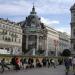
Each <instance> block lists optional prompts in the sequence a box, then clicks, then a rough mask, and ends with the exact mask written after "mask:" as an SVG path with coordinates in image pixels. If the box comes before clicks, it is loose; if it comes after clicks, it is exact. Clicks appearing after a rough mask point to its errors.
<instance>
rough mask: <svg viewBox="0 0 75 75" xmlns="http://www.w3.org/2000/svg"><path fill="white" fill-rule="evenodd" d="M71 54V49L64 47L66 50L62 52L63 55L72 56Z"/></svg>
mask: <svg viewBox="0 0 75 75" xmlns="http://www.w3.org/2000/svg"><path fill="white" fill-rule="evenodd" d="M70 55H71V51H70V50H69V49H64V51H63V52H62V56H65V57H66V56H70Z"/></svg>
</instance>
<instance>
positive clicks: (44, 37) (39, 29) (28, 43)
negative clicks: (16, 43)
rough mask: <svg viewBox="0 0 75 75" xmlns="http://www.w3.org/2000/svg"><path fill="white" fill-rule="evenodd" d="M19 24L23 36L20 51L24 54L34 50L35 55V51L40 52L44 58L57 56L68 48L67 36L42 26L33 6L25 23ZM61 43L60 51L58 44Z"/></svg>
mask: <svg viewBox="0 0 75 75" xmlns="http://www.w3.org/2000/svg"><path fill="white" fill-rule="evenodd" d="M20 24H21V27H22V32H23V34H24V35H23V36H22V51H23V52H24V53H25V52H27V51H28V50H30V53H31V51H32V52H33V50H35V51H34V52H35V54H36V52H37V51H39V50H40V51H41V50H42V51H44V55H46V56H47V55H55V56H57V55H59V53H61V52H62V51H63V50H64V49H66V48H67V49H69V48H70V47H69V46H70V41H69V40H70V38H68V35H66V34H64V33H62V32H61V33H59V31H57V30H55V29H53V28H50V27H48V26H46V25H44V24H43V23H42V22H41V21H40V18H39V17H38V16H37V13H36V12H35V7H34V6H33V8H32V11H31V12H30V15H29V16H28V17H26V20H25V21H22V22H20ZM62 39H64V40H62ZM66 39H67V40H68V41H66ZM62 42H64V43H63V45H62V46H61V47H62V49H60V48H61V47H60V43H62ZM65 44H66V45H65ZM26 50H27V51H26Z"/></svg>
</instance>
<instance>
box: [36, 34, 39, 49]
mask: <svg viewBox="0 0 75 75" xmlns="http://www.w3.org/2000/svg"><path fill="white" fill-rule="evenodd" d="M38 49H39V35H37V46H36V50H38Z"/></svg>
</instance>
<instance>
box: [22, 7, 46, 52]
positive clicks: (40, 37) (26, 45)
mask: <svg viewBox="0 0 75 75" xmlns="http://www.w3.org/2000/svg"><path fill="white" fill-rule="evenodd" d="M21 26H22V32H23V33H24V35H23V37H22V51H23V52H24V53H25V52H26V50H36V51H38V50H46V40H47V38H46V35H47V34H46V33H47V31H46V29H45V27H44V24H43V23H41V21H40V18H39V17H38V16H37V13H36V12H35V7H34V6H33V8H32V11H31V12H30V15H29V16H28V17H26V20H25V21H23V22H21Z"/></svg>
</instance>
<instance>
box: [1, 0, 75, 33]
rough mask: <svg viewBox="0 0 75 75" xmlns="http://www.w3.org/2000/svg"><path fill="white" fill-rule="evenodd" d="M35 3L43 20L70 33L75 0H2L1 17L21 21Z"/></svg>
mask: <svg viewBox="0 0 75 75" xmlns="http://www.w3.org/2000/svg"><path fill="white" fill-rule="evenodd" d="M33 3H34V5H35V9H36V12H37V15H38V16H39V17H41V21H42V22H44V23H45V24H46V25H48V26H51V27H53V28H55V29H56V30H59V31H63V32H67V33H68V34H70V19H71V14H70V10H69V9H70V7H71V6H72V5H73V4H74V3H75V0H0V17H1V18H5V19H6V18H8V19H9V20H11V21H15V22H20V21H23V20H25V17H26V16H28V15H29V14H30V11H31V9H32V6H33Z"/></svg>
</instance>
